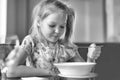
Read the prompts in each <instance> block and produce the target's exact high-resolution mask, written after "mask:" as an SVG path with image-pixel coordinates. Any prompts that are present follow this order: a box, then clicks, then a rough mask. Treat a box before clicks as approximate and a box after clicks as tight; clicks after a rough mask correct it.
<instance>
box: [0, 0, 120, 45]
mask: <svg viewBox="0 0 120 80" xmlns="http://www.w3.org/2000/svg"><path fill="white" fill-rule="evenodd" d="M39 1H40V0H0V41H1V43H2V42H5V41H4V40H5V39H6V38H7V37H11V36H17V37H18V38H19V40H20V41H22V39H23V38H24V37H25V35H27V34H28V31H29V29H30V27H31V13H32V9H33V7H34V5H35V4H37V3H38V2H39ZM64 1H66V2H67V3H68V4H70V6H72V7H73V8H74V9H75V11H76V23H75V27H74V34H73V35H72V39H71V40H72V41H73V42H100V43H101V42H120V27H119V26H120V0H64Z"/></svg>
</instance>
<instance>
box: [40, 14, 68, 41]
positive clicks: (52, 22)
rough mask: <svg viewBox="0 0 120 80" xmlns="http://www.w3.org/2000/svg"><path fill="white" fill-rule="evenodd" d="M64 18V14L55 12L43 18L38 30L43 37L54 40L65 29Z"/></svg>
mask: <svg viewBox="0 0 120 80" xmlns="http://www.w3.org/2000/svg"><path fill="white" fill-rule="evenodd" d="M66 18H67V17H66V14H64V13H61V12H56V13H53V14H50V15H49V16H47V17H46V18H45V19H43V20H42V21H41V22H40V24H41V27H40V30H41V33H42V35H43V36H44V37H45V39H47V40H48V41H50V42H56V41H57V40H58V39H59V38H60V37H61V36H62V35H63V33H64V32H65V30H66Z"/></svg>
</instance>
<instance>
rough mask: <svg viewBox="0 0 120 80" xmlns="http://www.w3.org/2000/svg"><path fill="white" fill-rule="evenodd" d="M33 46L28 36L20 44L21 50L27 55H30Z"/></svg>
mask: <svg viewBox="0 0 120 80" xmlns="http://www.w3.org/2000/svg"><path fill="white" fill-rule="evenodd" d="M33 46H34V43H33V40H32V38H31V36H30V35H27V36H26V37H25V38H24V39H23V41H22V43H21V46H20V47H21V48H22V49H24V50H25V51H26V52H27V53H28V54H30V53H31V52H32V51H33Z"/></svg>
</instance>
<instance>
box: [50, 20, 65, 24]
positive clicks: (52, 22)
mask: <svg viewBox="0 0 120 80" xmlns="http://www.w3.org/2000/svg"><path fill="white" fill-rule="evenodd" d="M56 23H57V22H54V21H51V22H50V23H49V24H56ZM61 25H66V23H63V24H61Z"/></svg>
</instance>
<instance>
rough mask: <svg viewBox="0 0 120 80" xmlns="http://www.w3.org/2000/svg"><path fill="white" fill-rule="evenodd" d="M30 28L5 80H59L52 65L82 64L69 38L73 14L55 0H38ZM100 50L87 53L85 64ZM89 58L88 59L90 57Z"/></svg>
mask: <svg viewBox="0 0 120 80" xmlns="http://www.w3.org/2000/svg"><path fill="white" fill-rule="evenodd" d="M32 18H33V24H32V27H31V29H30V34H28V35H27V36H26V37H25V38H24V40H23V42H22V44H21V45H20V46H19V47H17V50H16V52H15V53H16V55H15V57H13V58H11V59H10V60H9V62H8V64H7V68H8V70H7V72H6V75H7V77H36V76H39V77H44V79H47V80H60V78H59V77H57V76H56V75H57V74H58V73H59V71H58V70H57V68H56V67H55V66H54V65H53V63H61V62H68V61H81V62H82V61H84V60H83V59H82V57H81V56H80V55H79V53H78V50H77V49H78V48H77V46H76V45H74V44H73V43H72V42H70V37H71V34H72V30H73V23H74V19H75V14H74V11H73V9H72V8H70V7H68V6H67V5H66V4H64V3H63V2H61V1H59V0H41V1H40V3H38V4H37V5H36V6H35V8H34V10H33V16H32ZM99 55H100V48H93V49H92V52H91V50H90V49H89V50H88V60H87V61H91V60H92V61H94V59H97V58H98V56H99ZM91 56H92V57H91Z"/></svg>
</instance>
